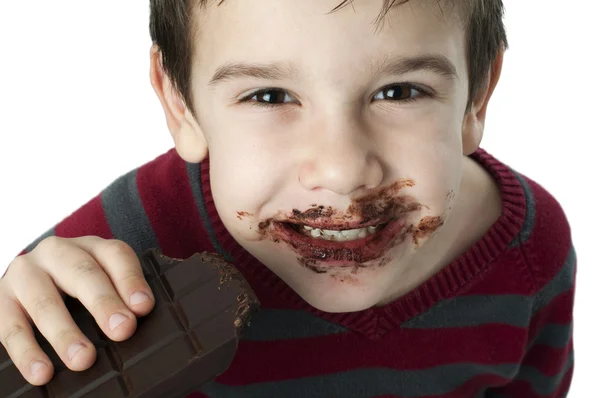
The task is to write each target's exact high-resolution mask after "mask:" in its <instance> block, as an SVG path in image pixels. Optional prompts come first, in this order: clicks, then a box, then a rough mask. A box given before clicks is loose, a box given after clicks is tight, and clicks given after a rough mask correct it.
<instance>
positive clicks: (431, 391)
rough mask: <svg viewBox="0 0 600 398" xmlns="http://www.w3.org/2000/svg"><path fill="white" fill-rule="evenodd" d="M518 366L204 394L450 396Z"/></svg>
mask: <svg viewBox="0 0 600 398" xmlns="http://www.w3.org/2000/svg"><path fill="white" fill-rule="evenodd" d="M517 367H518V365H517V364H500V365H490V366H486V365H480V364H469V363H460V364H451V365H443V366H438V367H434V368H429V369H420V370H394V369H387V368H369V369H355V370H351V371H347V372H339V373H333V374H329V375H322V376H314V377H306V378H301V379H291V380H281V381H277V382H268V383H257V384H250V385H245V386H227V385H224V384H219V383H216V382H213V383H210V384H208V385H206V386H205V387H204V388H203V389H202V390H201V391H202V392H203V393H205V394H207V395H208V396H210V397H218V398H238V397H244V398H253V397H256V398H265V397H286V398H306V397H311V398H319V397H344V398H368V397H369V398H370V397H373V396H379V395H386V394H388V395H398V396H402V397H405V398H408V397H423V396H429V395H443V394H448V393H450V392H452V391H454V390H456V389H457V388H459V387H460V386H462V385H463V384H464V383H465V382H467V381H468V380H469V379H471V378H473V377H475V376H479V375H484V374H494V375H498V376H500V377H503V378H510V377H511V376H513V375H514V374H515V373H516V369H517ZM542 388H543V387H542Z"/></svg>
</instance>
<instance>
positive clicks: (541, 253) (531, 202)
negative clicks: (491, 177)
mask: <svg viewBox="0 0 600 398" xmlns="http://www.w3.org/2000/svg"><path fill="white" fill-rule="evenodd" d="M515 174H516V176H517V178H518V180H519V182H520V183H521V185H522V187H523V190H524V192H525V196H526V201H527V212H526V219H525V222H524V225H523V228H522V230H521V231H520V233H519V235H518V236H517V238H516V239H515V242H514V245H518V246H519V247H520V249H521V251H522V253H523V256H524V258H525V261H526V263H527V265H528V267H529V268H530V270H531V273H532V275H533V278H534V280H535V283H536V286H537V289H542V288H544V287H545V286H546V285H548V284H549V283H550V282H552V281H553V280H555V279H557V278H560V277H561V276H564V274H572V273H573V271H574V267H575V251H574V247H573V241H572V236H571V227H570V224H569V220H568V217H567V214H566V212H565V210H564V208H563V207H562V205H561V204H560V202H559V201H558V200H557V198H556V197H555V196H554V195H553V194H552V193H551V192H550V191H549V190H547V189H546V188H545V187H543V186H542V185H541V184H540V183H538V182H537V181H535V180H533V179H532V178H530V177H528V176H526V175H524V174H521V173H518V172H515Z"/></svg>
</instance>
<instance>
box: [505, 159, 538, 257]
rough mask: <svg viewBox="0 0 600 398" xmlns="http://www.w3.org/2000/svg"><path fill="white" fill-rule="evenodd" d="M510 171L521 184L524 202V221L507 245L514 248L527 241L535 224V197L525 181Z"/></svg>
mask: <svg viewBox="0 0 600 398" xmlns="http://www.w3.org/2000/svg"><path fill="white" fill-rule="evenodd" d="M511 171H512V172H513V174H514V175H515V177H517V180H519V182H520V183H521V186H522V187H523V191H524V192H525V202H526V211H525V222H524V223H523V228H522V229H521V231H520V232H519V234H518V235H517V236H516V238H515V239H514V240H513V241H512V242H511V243H510V244H509V245H508V247H510V248H514V247H516V246H519V245H522V244H523V243H525V242H527V240H528V239H529V236H530V235H531V231H533V227H534V225H535V198H534V196H533V192H532V191H531V187H530V186H529V184H528V183H527V181H526V180H525V179H524V178H523V177H522V176H521V175H520V174H519V173H517V172H516V171H514V170H512V169H511Z"/></svg>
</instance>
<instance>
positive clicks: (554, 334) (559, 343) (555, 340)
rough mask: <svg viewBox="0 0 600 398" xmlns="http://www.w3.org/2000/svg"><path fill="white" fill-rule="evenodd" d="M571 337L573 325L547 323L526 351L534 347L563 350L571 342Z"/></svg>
mask: <svg viewBox="0 0 600 398" xmlns="http://www.w3.org/2000/svg"><path fill="white" fill-rule="evenodd" d="M572 335H573V324H572V323H570V324H568V325H558V324H556V323H549V324H547V325H544V327H543V328H542V330H540V332H539V333H538V335H537V336H536V337H535V338H534V339H533V340H532V341H531V343H529V346H528V347H527V351H529V350H530V349H531V347H533V346H535V345H545V346H548V347H552V348H559V349H564V348H566V347H567V345H568V344H569V341H571V336H572Z"/></svg>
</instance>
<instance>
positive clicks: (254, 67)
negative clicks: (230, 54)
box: [209, 62, 299, 86]
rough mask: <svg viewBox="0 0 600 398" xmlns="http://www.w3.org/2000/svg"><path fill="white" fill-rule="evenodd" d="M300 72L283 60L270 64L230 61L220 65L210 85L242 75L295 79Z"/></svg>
mask: <svg viewBox="0 0 600 398" xmlns="http://www.w3.org/2000/svg"><path fill="white" fill-rule="evenodd" d="M298 75H299V72H298V70H297V69H296V68H294V67H293V66H292V65H290V64H287V63H283V62H272V63H268V64H249V63H244V62H228V63H226V64H224V65H222V66H220V67H219V68H218V69H217V70H216V71H215V73H214V75H213V77H212V78H211V79H210V82H209V85H211V86H213V85H216V84H217V83H220V82H223V81H226V80H232V79H235V78H241V77H251V78H256V79H263V80H286V79H292V80H293V79H295V78H297V77H298Z"/></svg>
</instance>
